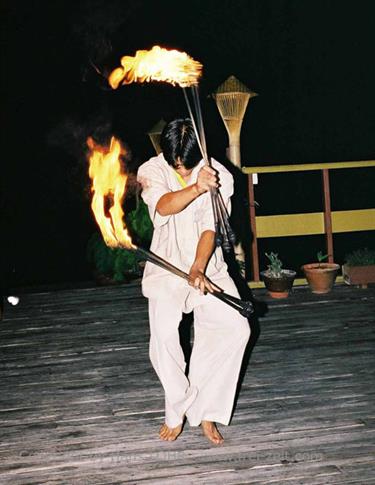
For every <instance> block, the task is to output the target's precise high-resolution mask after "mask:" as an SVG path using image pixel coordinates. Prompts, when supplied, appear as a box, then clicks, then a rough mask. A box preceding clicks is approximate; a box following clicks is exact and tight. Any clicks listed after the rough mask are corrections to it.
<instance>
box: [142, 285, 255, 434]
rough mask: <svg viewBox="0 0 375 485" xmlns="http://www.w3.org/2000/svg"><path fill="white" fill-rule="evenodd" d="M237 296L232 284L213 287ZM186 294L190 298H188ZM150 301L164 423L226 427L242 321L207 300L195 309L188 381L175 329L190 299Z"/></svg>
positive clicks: (244, 327) (243, 337)
mask: <svg viewBox="0 0 375 485" xmlns="http://www.w3.org/2000/svg"><path fill="white" fill-rule="evenodd" d="M218 284H219V286H220V287H222V288H223V289H224V290H225V291H226V292H227V293H228V294H231V295H233V296H236V297H238V292H237V289H236V287H235V286H234V283H233V281H232V280H231V279H229V278H228V279H225V281H224V282H223V281H220V282H218ZM191 292H194V294H192V295H191ZM196 294H197V290H196V289H194V288H191V287H189V288H186V295H184V296H183V297H182V298H180V296H181V294H180V293H179V294H178V296H177V295H171V298H168V299H166V298H164V299H161V298H158V299H156V298H151V299H149V317H150V333H151V335H150V359H151V362H152V365H153V367H154V369H155V371H156V373H157V375H158V377H159V379H160V381H161V383H162V385H163V388H164V391H165V422H166V424H167V426H169V427H171V428H174V427H176V426H178V425H179V424H181V423H182V421H183V417H184V415H185V414H186V417H187V419H188V421H189V424H190V426H198V425H199V424H200V423H201V421H202V420H206V421H214V422H217V423H221V424H224V425H228V424H229V421H230V417H231V414H232V409H233V402H234V397H235V392H236V387H237V381H238V376H239V372H240V368H241V363H242V359H243V353H244V350H245V347H246V344H247V342H248V340H249V336H250V327H249V323H248V321H247V319H246V318H244V317H242V316H241V315H240V314H239V313H238V311H237V310H235V309H233V308H231V307H230V306H229V305H227V304H226V303H223V302H222V301H220V300H218V299H217V298H215V297H213V296H212V295H209V294H208V295H205V296H202V297H200V298H198V299H197V301H198V302H199V304H197V305H194V345H193V349H192V354H191V358H190V368H189V376H188V378H187V377H186V376H185V368H186V363H185V359H184V354H183V351H182V348H181V346H180V340H179V332H178V327H179V324H180V322H181V319H182V313H183V309H184V307H185V303H186V300H187V299H188V298H189V296H193V299H194V297H195V295H196Z"/></svg>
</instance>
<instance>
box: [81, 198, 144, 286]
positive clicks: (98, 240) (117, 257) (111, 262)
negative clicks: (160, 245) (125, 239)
mask: <svg viewBox="0 0 375 485" xmlns="http://www.w3.org/2000/svg"><path fill="white" fill-rule="evenodd" d="M127 223H128V226H129V229H130V232H131V234H132V235H134V236H135V237H136V238H137V242H139V243H140V244H144V245H145V246H147V245H149V244H150V241H151V238H152V232H153V226H152V222H151V220H150V217H149V215H148V209H147V206H146V204H145V203H144V202H143V201H142V200H140V202H139V204H138V207H137V208H136V209H134V210H133V211H131V212H130V213H129V214H128V216H127ZM86 256H87V260H88V262H89V264H90V265H91V266H92V267H93V268H94V269H95V271H96V272H97V273H98V274H101V275H105V276H108V277H109V278H111V279H113V280H114V281H116V282H118V283H121V282H123V281H125V280H126V279H127V278H128V277H129V274H133V275H135V276H140V275H141V268H140V266H139V262H138V259H137V257H136V255H135V253H134V252H131V251H128V250H126V249H120V248H116V249H112V248H110V247H108V246H107V245H106V244H105V242H104V240H103V238H102V235H101V234H100V233H99V232H96V233H94V234H93V235H92V236H91V237H90V239H89V241H88V244H87V250H86Z"/></svg>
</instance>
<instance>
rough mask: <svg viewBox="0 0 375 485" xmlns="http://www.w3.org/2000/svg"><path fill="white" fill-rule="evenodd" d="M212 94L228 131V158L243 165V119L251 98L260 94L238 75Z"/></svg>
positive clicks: (235, 163)
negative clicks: (241, 140) (241, 142)
mask: <svg viewBox="0 0 375 485" xmlns="http://www.w3.org/2000/svg"><path fill="white" fill-rule="evenodd" d="M212 96H213V98H214V99H215V102H216V106H217V108H218V110H219V113H220V116H221V117H222V119H223V122H224V125H225V128H226V130H227V132H228V137H229V150H228V151H229V153H228V158H229V160H230V161H231V162H232V163H233V164H234V165H236V166H237V167H241V151H240V134H241V126H242V121H243V118H244V115H245V111H246V108H247V105H248V103H249V100H250V99H251V98H253V97H255V96H258V94H257V93H254V92H253V91H251V90H250V89H249V88H247V87H246V86H245V85H244V84H242V83H241V81H239V80H238V79H237V78H236V77H234V76H230V77H229V78H228V79H227V80H226V81H224V82H223V84H221V85H220V86H219V87H218V88H217V90H216V92H215V93H213V94H212Z"/></svg>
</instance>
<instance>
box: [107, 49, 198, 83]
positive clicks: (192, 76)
mask: <svg viewBox="0 0 375 485" xmlns="http://www.w3.org/2000/svg"><path fill="white" fill-rule="evenodd" d="M121 66H122V67H118V68H116V69H114V70H113V71H112V72H111V74H110V75H109V77H108V82H109V84H110V85H111V87H112V88H113V89H117V88H118V87H119V85H120V84H130V83H132V82H145V81H147V82H150V81H165V82H168V83H171V84H173V85H176V84H178V85H179V86H181V87H187V86H191V85H193V84H197V83H198V79H199V77H200V76H201V73H202V67H203V66H202V64H201V63H200V62H198V61H195V60H194V59H193V58H192V57H190V56H189V55H188V54H186V53H185V52H180V51H177V50H168V49H164V48H162V47H159V46H158V45H155V46H154V47H153V48H152V49H151V50H149V51H146V50H140V51H137V52H136V53H135V56H134V57H131V56H124V57H122V58H121Z"/></svg>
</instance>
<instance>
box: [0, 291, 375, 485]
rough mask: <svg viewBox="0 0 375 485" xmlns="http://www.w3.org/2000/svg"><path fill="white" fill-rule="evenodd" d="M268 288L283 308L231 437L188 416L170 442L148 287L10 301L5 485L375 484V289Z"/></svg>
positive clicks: (4, 328) (1, 426) (4, 386)
mask: <svg viewBox="0 0 375 485" xmlns="http://www.w3.org/2000/svg"><path fill="white" fill-rule="evenodd" d="M254 294H255V295H256V297H257V298H258V299H260V300H264V301H266V302H267V303H269V311H268V313H266V314H265V315H264V316H263V317H262V318H260V319H259V324H260V328H261V332H260V336H259V338H258V341H257V343H256V345H255V347H254V349H253V351H252V354H251V358H250V361H249V364H248V366H247V370H246V374H245V377H244V380H243V383H242V389H241V392H240V395H239V399H238V402H237V408H236V411H235V414H234V417H233V420H232V424H231V426H229V427H222V428H221V429H222V432H223V434H224V437H225V439H226V441H225V443H224V445H222V446H219V447H217V446H216V447H215V446H213V445H210V444H209V443H208V442H206V440H205V439H204V438H203V437H202V436H201V430H200V428H189V426H188V425H186V426H185V430H184V433H183V434H182V435H181V436H180V438H179V439H178V440H177V441H176V442H174V443H165V442H160V441H159V439H158V437H157V430H158V428H159V425H160V424H161V423H162V422H163V404H164V403H163V394H162V391H161V387H160V385H159V382H158V380H157V377H156V375H155V374H154V372H153V370H152V368H151V365H150V363H149V359H148V322H147V307H146V300H144V299H143V297H142V296H141V294H140V289H139V286H138V285H136V284H134V285H124V286H121V287H111V288H87V289H77V290H65V291H54V292H45V293H33V294H25V295H23V296H22V298H21V302H20V304H19V305H18V306H17V307H10V306H6V308H5V312H4V313H5V314H4V319H3V321H1V322H0V335H1V341H0V349H1V396H0V398H1V404H0V433H1V443H0V483H1V484H12V485H16V484H29V485H30V484H38V485H39V484H56V483H57V484H60V483H61V484H90V485H91V484H125V483H126V484H128V483H130V484H143V483H147V484H195V483H198V484H215V485H216V484H222V483H223V484H244V483H250V484H262V485H265V484H273V485H274V484H280V485H281V484H282V485H286V484H293V485H295V484H303V485H307V484H349V483H350V484H352V483H357V484H365V483H366V484H369V483H373V484H374V483H375V387H374V374H375V332H374V329H375V326H374V324H375V289H374V288H369V289H367V290H361V289H357V288H350V287H344V286H340V287H337V288H335V290H334V291H333V292H332V293H331V294H330V295H329V296H316V295H312V294H311V293H310V292H309V290H308V289H306V288H301V289H296V290H295V292H294V294H293V295H292V296H291V297H290V298H289V299H287V300H280V301H275V300H273V301H270V300H269V299H267V298H266V297H265V296H264V292H263V291H262V290H256V291H255V292H254ZM254 328H255V331H254V334H253V335H255V334H256V326H255V327H254Z"/></svg>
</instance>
